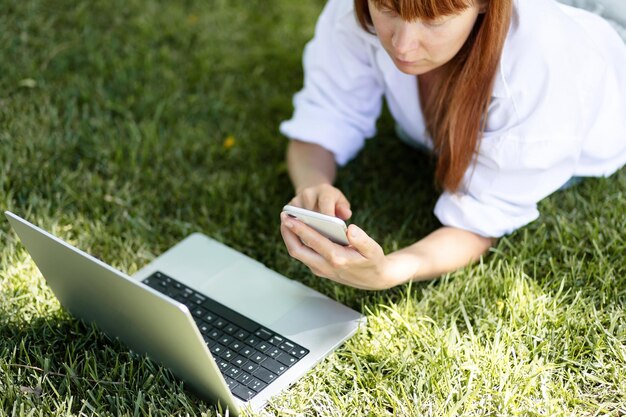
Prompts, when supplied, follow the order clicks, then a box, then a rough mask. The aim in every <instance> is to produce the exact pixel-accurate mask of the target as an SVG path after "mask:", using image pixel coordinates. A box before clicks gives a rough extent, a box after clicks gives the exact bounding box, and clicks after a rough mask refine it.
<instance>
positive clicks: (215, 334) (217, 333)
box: [207, 329, 222, 340]
mask: <svg viewBox="0 0 626 417" xmlns="http://www.w3.org/2000/svg"><path fill="white" fill-rule="evenodd" d="M207 336H209V337H210V338H211V339H213V340H217V339H219V338H220V337H221V336H222V332H220V331H219V330H217V329H211V331H209V333H207Z"/></svg>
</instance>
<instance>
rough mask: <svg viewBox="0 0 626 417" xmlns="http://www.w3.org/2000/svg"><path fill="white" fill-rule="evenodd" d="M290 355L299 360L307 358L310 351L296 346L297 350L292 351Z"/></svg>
mask: <svg viewBox="0 0 626 417" xmlns="http://www.w3.org/2000/svg"><path fill="white" fill-rule="evenodd" d="M289 353H290V354H291V355H293V356H295V357H296V358H298V359H302V358H304V357H305V356H306V354H307V353H309V351H308V350H306V349H305V348H303V347H300V346H296V348H295V349H293V350H291V351H290V352H289Z"/></svg>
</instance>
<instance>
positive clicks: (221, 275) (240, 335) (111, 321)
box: [5, 211, 365, 415]
mask: <svg viewBox="0 0 626 417" xmlns="http://www.w3.org/2000/svg"><path fill="white" fill-rule="evenodd" d="M5 215H6V217H7V218H8V219H9V222H10V223H11V226H12V227H13V229H14V230H15V232H16V233H17V234H18V236H19V237H20V239H21V241H22V243H23V244H24V246H25V247H26V249H27V250H28V252H29V253H30V255H31V257H32V258H33V260H34V261H35V263H36V264H37V267H38V268H39V270H40V271H41V273H42V274H43V276H44V278H45V279H46V281H47V283H48V285H49V286H50V287H51V288H52V291H53V292H54V294H55V296H56V297H57V298H58V299H59V301H60V302H61V304H62V305H63V306H64V307H65V308H67V309H68V310H69V311H70V313H72V314H73V315H75V316H76V317H78V318H80V319H82V320H85V321H87V322H95V323H96V324H97V325H98V327H99V328H100V329H101V330H102V331H103V332H104V333H106V334H107V335H108V336H110V337H114V338H119V339H120V340H121V341H122V342H124V343H125V344H126V345H127V346H128V347H130V348H131V349H132V350H133V351H135V352H137V353H142V354H143V353H145V354H147V355H148V356H149V357H150V358H152V359H154V360H156V361H158V362H160V363H162V364H163V365H164V366H166V367H168V368H169V369H170V370H171V371H172V372H174V374H175V375H177V376H178V377H180V378H181V379H182V380H183V381H184V382H185V383H186V384H188V386H189V387H190V388H191V389H192V390H193V391H195V392H196V393H197V394H198V395H199V396H201V397H202V398H204V399H206V400H208V401H210V402H213V403H216V404H219V407H220V408H221V409H222V410H226V409H228V411H229V412H230V414H231V415H238V414H239V413H240V409H241V408H242V407H249V408H251V409H252V410H259V409H260V408H262V407H263V406H264V405H265V404H266V403H267V402H268V400H269V399H270V398H271V397H272V396H274V395H276V394H278V393H280V392H281V391H282V390H284V389H286V388H287V387H288V386H289V385H291V384H293V383H294V382H295V381H297V380H298V379H299V378H300V377H302V376H303V375H304V374H305V373H306V372H307V371H309V370H310V369H311V368H313V367H314V366H315V364H317V363H318V362H320V361H321V360H322V359H323V358H324V357H325V356H327V355H328V354H330V353H331V352H332V351H333V350H335V349H336V348H337V347H339V346H340V345H341V344H342V343H343V342H344V341H345V340H346V339H348V338H349V337H350V336H352V335H353V334H354V333H355V332H356V330H357V328H358V326H359V324H360V323H362V322H363V321H364V320H365V318H364V317H363V316H362V315H361V314H359V313H357V312H356V311H354V310H351V309H349V308H347V307H346V306H343V305H341V304H339V303H337V302H336V301H334V300H332V299H330V298H328V297H326V296H324V295H322V294H320V293H318V292H316V291H314V290H312V289H311V288H308V287H306V286H305V285H302V284H301V283H299V282H296V281H293V280H290V279H288V278H286V277H284V276H282V275H280V274H278V273H276V272H274V271H272V270H270V269H268V268H267V267H265V266H264V265H263V264H261V263H259V262H257V261H255V260H253V259H251V258H249V257H247V256H245V255H243V254H242V253H240V252H237V251H235V250H234V249H231V248H229V247H227V246H225V245H223V244H221V243H219V242H217V241H215V240H213V239H210V238H209V237H207V236H205V235H202V234H200V233H195V234H192V235H190V236H189V237H187V238H185V239H184V240H182V241H181V242H179V243H178V244H176V245H175V246H174V247H172V248H171V249H169V250H168V251H167V252H165V253H164V254H162V255H161V256H159V257H157V258H156V259H155V260H154V261H152V262H151V263H150V264H148V265H147V266H145V267H144V268H142V269H141V270H140V271H138V272H137V273H136V274H135V275H133V276H132V277H130V276H128V275H126V274H124V273H123V272H120V271H118V270H116V269H114V268H112V267H111V266H109V265H107V264H105V263H103V262H101V261H100V260H98V259H96V258H94V257H92V256H90V255H88V254H86V253H84V252H82V251H80V250H78V249H76V248H74V247H72V246H71V245H69V244H67V243H65V242H63V241H62V240H61V239H58V238H56V237H55V236H53V235H51V234H49V233H47V232H45V231H44V230H42V229H40V228H38V227H36V226H34V225H32V224H30V223H29V222H27V221H26V220H24V219H22V218H20V217H18V216H16V215H15V214H13V213H11V212H8V211H7V212H5Z"/></svg>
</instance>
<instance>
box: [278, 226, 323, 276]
mask: <svg viewBox="0 0 626 417" xmlns="http://www.w3.org/2000/svg"><path fill="white" fill-rule="evenodd" d="M289 221H290V219H287V218H284V219H283V222H282V224H281V227H280V233H281V235H282V236H283V241H284V242H285V246H286V247H287V252H289V255H290V256H291V257H292V258H294V259H297V260H299V261H300V262H302V263H304V264H305V265H306V266H308V267H309V269H310V270H311V272H313V273H314V274H315V275H317V276H321V277H326V278H327V277H328V276H329V275H328V272H327V269H328V268H327V263H326V261H325V260H324V258H323V257H322V256H321V255H319V254H318V253H317V252H315V251H314V250H313V249H311V248H310V247H308V246H307V244H308V243H309V242H307V241H306V240H304V241H303V240H302V239H301V238H300V237H299V236H298V235H296V234H295V233H294V232H293V231H292V230H291V229H290V228H289V227H287V226H286V223H287V222H289Z"/></svg>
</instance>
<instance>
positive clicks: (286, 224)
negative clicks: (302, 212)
mask: <svg viewBox="0 0 626 417" xmlns="http://www.w3.org/2000/svg"><path fill="white" fill-rule="evenodd" d="M285 226H287V227H288V228H290V229H293V222H292V221H291V220H285Z"/></svg>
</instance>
